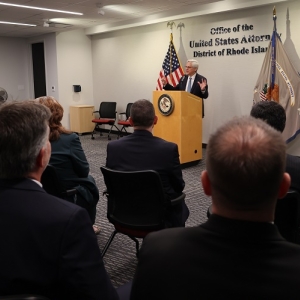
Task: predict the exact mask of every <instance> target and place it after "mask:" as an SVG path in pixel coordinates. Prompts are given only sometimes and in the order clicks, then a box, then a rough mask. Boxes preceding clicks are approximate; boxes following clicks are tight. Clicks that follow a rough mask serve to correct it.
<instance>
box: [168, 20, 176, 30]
mask: <svg viewBox="0 0 300 300" xmlns="http://www.w3.org/2000/svg"><path fill="white" fill-rule="evenodd" d="M169 26H170V28H171V30H173V26H176V24H175V22H174V21H169V22H168V23H167V27H169Z"/></svg>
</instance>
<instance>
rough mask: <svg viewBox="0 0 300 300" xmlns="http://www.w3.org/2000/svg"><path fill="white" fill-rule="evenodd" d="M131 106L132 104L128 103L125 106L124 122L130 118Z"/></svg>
mask: <svg viewBox="0 0 300 300" xmlns="http://www.w3.org/2000/svg"><path fill="white" fill-rule="evenodd" d="M132 104H133V103H128V104H127V106H126V120H128V119H129V117H130V109H131V106H132Z"/></svg>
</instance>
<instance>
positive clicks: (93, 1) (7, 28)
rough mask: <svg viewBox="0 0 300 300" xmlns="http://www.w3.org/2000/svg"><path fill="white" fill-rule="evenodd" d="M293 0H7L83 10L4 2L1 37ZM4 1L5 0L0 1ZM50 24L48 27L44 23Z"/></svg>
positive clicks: (97, 28) (90, 30)
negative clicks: (77, 13)
mask: <svg viewBox="0 0 300 300" xmlns="http://www.w3.org/2000/svg"><path fill="white" fill-rule="evenodd" d="M289 1H293V0H4V2H5V3H11V4H21V5H26V6H36V7H42V8H49V9H57V10H67V11H72V12H79V13H83V15H81V16H79V15H71V14H65V13H60V12H49V11H41V10H33V9H28V8H18V7H10V6H3V5H0V21H6V22H17V23H26V24H33V25H37V26H36V27H27V26H19V25H8V24H1V23H0V36H7V37H22V38H30V37H34V36H38V35H42V34H46V33H50V32H61V31H66V30H73V29H78V28H84V29H85V31H86V34H89V35H92V34H99V33H102V32H107V31H113V30H118V29H122V28H129V27H134V26H142V25H147V24H154V23H159V22H167V21H171V20H172V21H173V20H176V19H180V18H186V17H192V16H196V15H204V14H210V13H218V12H222V11H230V10H237V9H243V8H250V7H256V6H261V5H267V4H276V3H279V2H289ZM0 3H1V2H0ZM45 22H46V23H50V25H49V27H44V23H45Z"/></svg>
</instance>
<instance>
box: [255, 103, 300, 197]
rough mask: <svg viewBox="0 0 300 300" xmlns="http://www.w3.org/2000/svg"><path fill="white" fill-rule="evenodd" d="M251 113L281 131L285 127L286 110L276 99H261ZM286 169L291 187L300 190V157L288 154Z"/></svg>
mask: <svg viewBox="0 0 300 300" xmlns="http://www.w3.org/2000/svg"><path fill="white" fill-rule="evenodd" d="M250 115H251V116H252V117H254V118H257V119H262V120H263V121H265V122H267V123H268V124H269V125H270V126H272V127H273V128H275V129H276V130H278V131H280V132H283V130H284V128H285V122H286V114H285V110H284V108H283V107H282V105H280V104H279V103H277V102H275V101H260V102H258V103H256V104H254V105H253V107H252V109H251V112H250ZM285 170H286V172H287V173H289V174H290V176H291V189H294V190H297V191H298V192H300V157H299V156H295V155H291V154H286V169H285Z"/></svg>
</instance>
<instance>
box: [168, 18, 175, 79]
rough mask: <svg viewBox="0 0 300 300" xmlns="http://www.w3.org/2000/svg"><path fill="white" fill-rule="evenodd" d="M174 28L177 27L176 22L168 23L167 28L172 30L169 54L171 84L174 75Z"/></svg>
mask: <svg viewBox="0 0 300 300" xmlns="http://www.w3.org/2000/svg"><path fill="white" fill-rule="evenodd" d="M173 26H176V24H175V22H174V21H170V22H168V23H167V27H170V28H171V34H170V44H169V53H170V79H171V82H173V75H172V47H171V45H172V44H173Z"/></svg>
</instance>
